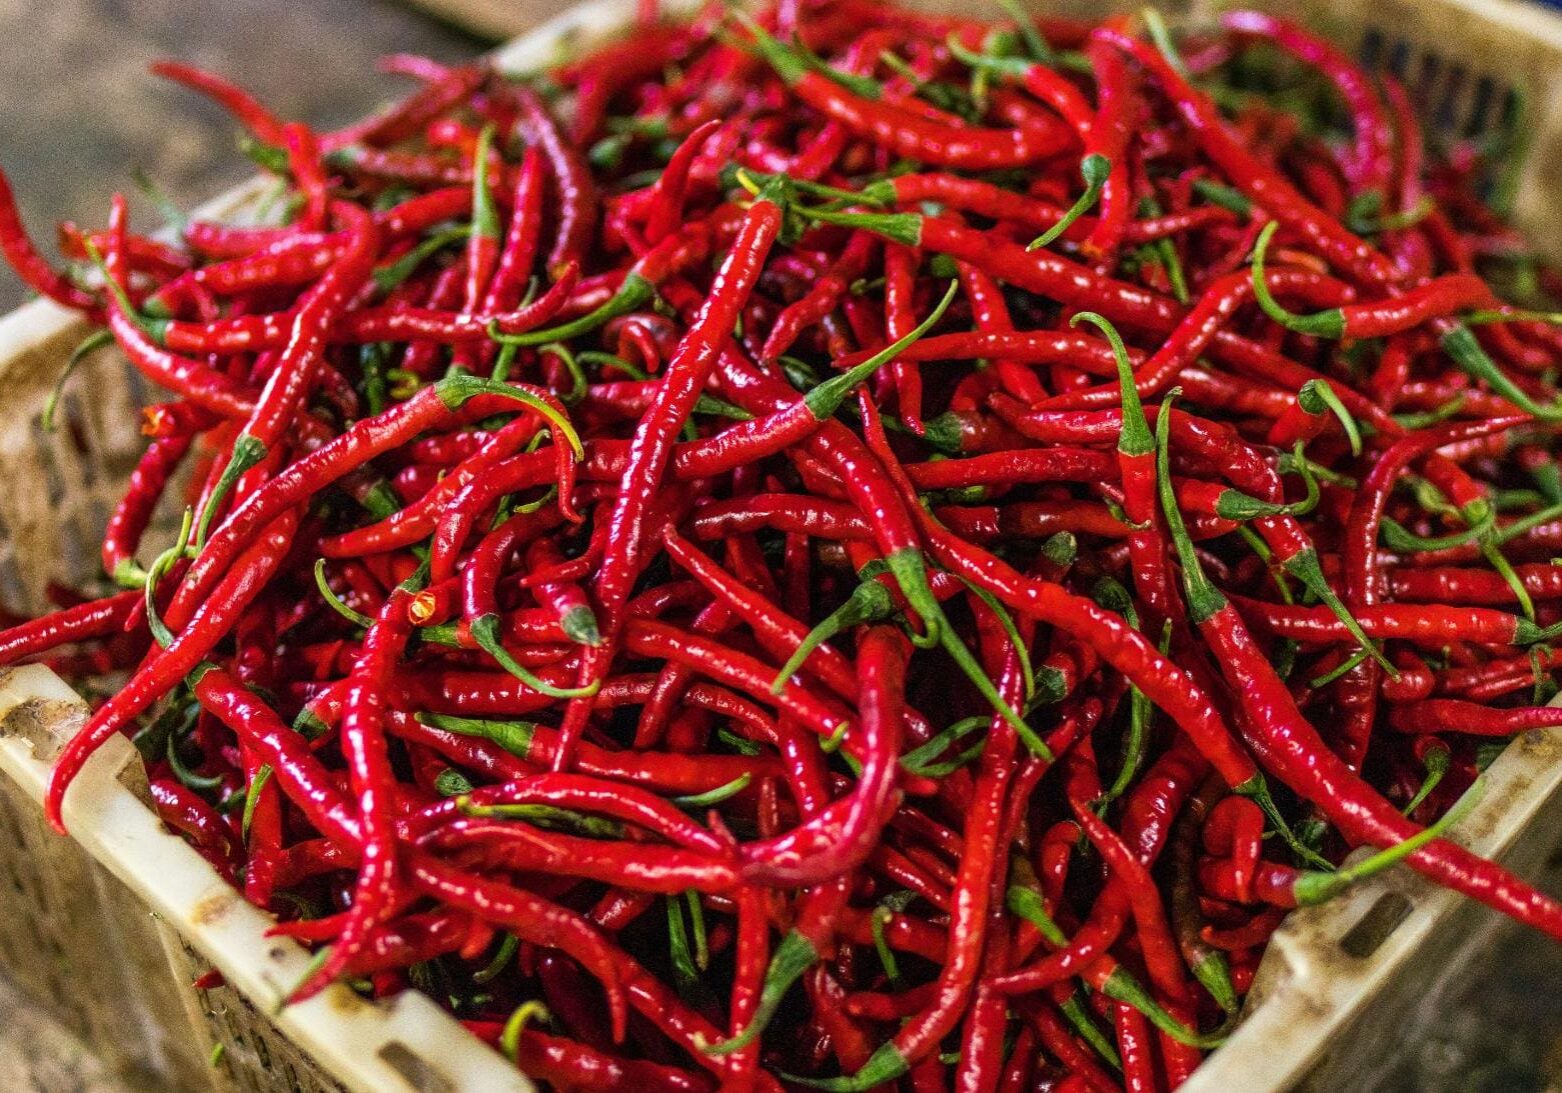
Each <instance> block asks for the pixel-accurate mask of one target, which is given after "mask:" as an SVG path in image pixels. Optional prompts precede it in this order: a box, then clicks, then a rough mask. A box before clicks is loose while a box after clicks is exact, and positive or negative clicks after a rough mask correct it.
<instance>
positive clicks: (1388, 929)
mask: <svg viewBox="0 0 1562 1093" xmlns="http://www.w3.org/2000/svg"><path fill="white" fill-rule="evenodd" d="M1413 910H1415V904H1413V903H1411V902H1410V899H1409V898H1408V897H1406V896H1404V895H1401V894H1400V893H1398V892H1385V893H1383V894H1382V895H1381V896H1379V897H1378V898H1377V899H1375V900H1373V901H1372V906H1371V907H1369V908H1368V909H1367V913H1366V914H1364V915H1362V916H1361V918H1359V919H1357V920H1356V925H1354V926H1352V927H1351V928H1350V929H1349V930H1347V931H1346V932H1345V936H1344V937H1342V938H1340V950H1341V951H1342V952H1344V953H1345V955H1346V956H1353V957H1355V958H1356V959H1357V960H1365V959H1366V958H1367V957H1369V956H1371V955H1372V954H1373V953H1375V952H1377V951H1378V949H1379V948H1381V947H1382V945H1383V943H1384V942H1385V941H1387V940H1388V939H1389V937H1390V936H1391V935H1392V934H1393V933H1394V931H1395V930H1397V929H1398V928H1399V924H1400V923H1401V922H1404V921H1405V919H1406V918H1408V917H1409V915H1410V912H1411V911H1413Z"/></svg>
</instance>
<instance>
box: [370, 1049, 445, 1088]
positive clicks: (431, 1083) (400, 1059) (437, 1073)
mask: <svg viewBox="0 0 1562 1093" xmlns="http://www.w3.org/2000/svg"><path fill="white" fill-rule="evenodd" d="M376 1054H377V1055H379V1057H380V1058H381V1059H383V1060H384V1061H385V1065H386V1066H388V1067H390V1068H391V1069H392V1070H394V1071H395V1072H396V1073H397V1074H399V1075H401V1076H402V1078H404V1079H406V1082H407V1087H408V1088H409V1089H415V1090H417V1093H456V1085H455V1083H454V1082H452V1081H451V1080H450V1078H449V1077H448V1076H446V1074H445V1073H444V1071H442V1070H440V1069H439V1067H437V1066H436V1065H435V1064H434V1063H432V1062H430V1061H429V1060H428V1059H426V1058H424V1057H423V1056H422V1055H419V1054H418V1053H417V1052H416V1051H414V1050H413V1049H412V1048H410V1047H408V1046H407V1045H406V1044H404V1043H402V1042H401V1041H400V1040H391V1041H389V1042H387V1043H384V1044H381V1045H380V1049H379V1051H378V1052H376Z"/></svg>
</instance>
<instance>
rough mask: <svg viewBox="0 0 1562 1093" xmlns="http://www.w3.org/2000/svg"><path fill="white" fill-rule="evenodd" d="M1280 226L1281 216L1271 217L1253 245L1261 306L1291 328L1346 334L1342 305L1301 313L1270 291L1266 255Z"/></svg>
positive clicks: (1325, 335) (1333, 335)
mask: <svg viewBox="0 0 1562 1093" xmlns="http://www.w3.org/2000/svg"><path fill="white" fill-rule="evenodd" d="M1279 227H1280V222H1279V221H1278V220H1271V221H1270V222H1269V223H1268V224H1265V225H1264V230H1263V231H1261V232H1259V233H1258V242H1257V243H1256V244H1254V246H1253V296H1254V298H1255V299H1257V300H1258V306H1259V307H1261V308H1263V310H1264V314H1265V315H1268V316H1269V317H1270V318H1271V319H1273V320H1274V321H1275V322H1277V323H1279V324H1280V325H1281V326H1283V327H1285V328H1286V329H1287V330H1294V331H1296V333H1298V334H1311V335H1313V336H1315V337H1320V338H1343V337H1344V336H1345V312H1343V311H1341V310H1340V309H1339V308H1337V307H1332V308H1329V309H1328V310H1326V311H1317V312H1314V313H1313V314H1311V315H1298V314H1296V313H1295V312H1293V311H1287V310H1286V309H1285V308H1283V307H1281V306H1280V302H1279V301H1278V300H1276V299H1275V298H1274V296H1273V295H1272V294H1271V293H1270V291H1269V283H1268V282H1267V281H1265V280H1264V256H1265V255H1266V254H1267V253H1268V251H1269V241H1270V240H1271V239H1273V238H1274V236H1275V232H1276V230H1278V229H1279Z"/></svg>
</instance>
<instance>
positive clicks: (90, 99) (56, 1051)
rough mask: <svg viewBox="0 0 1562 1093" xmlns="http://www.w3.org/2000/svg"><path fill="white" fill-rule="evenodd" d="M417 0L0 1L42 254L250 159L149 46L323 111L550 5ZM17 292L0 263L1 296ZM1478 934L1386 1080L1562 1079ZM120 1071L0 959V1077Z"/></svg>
mask: <svg viewBox="0 0 1562 1093" xmlns="http://www.w3.org/2000/svg"><path fill="white" fill-rule="evenodd" d="M417 2H418V3H421V4H423V5H425V6H427V7H430V8H433V9H435V10H444V11H445V12H446V14H447V18H446V19H445V20H444V21H439V20H436V19H432V18H430V17H428V15H427V14H426V13H422V12H418V11H414V10H412V9H411V8H408V7H403V6H399V5H397V4H395V3H391V2H389V0H302V2H290V0H220V2H210V0H207V2H201V0H0V167H3V168H4V169H5V171H6V172H7V173H8V174H9V175H10V177H11V181H12V184H13V186H14V188H15V190H16V193H17V198H18V201H19V202H20V204H21V208H22V212H23V215H24V217H25V218H26V221H27V224H28V226H29V228H30V229H31V230H32V232H33V234H34V235H35V237H36V238H38V239H39V240H40V241H41V242H42V243H43V244H44V246H45V249H46V251H47V252H48V253H49V254H51V255H53V254H54V253H55V251H54V245H53V234H54V227H53V226H54V223H55V221H57V220H60V219H73V220H76V221H78V222H80V223H81V224H83V225H100V224H102V223H103V220H104V218H105V216H106V213H107V208H108V202H109V198H110V196H111V195H112V194H113V193H114V191H115V190H123V191H125V192H126V193H127V194H129V195H130V196H131V199H132V208H133V209H134V210H135V221H136V224H137V226H138V227H143V228H150V227H153V226H155V225H156V217H155V215H154V214H153V213H152V211H151V209H150V207H149V205H148V203H147V202H146V200H145V199H144V198H142V197H141V196H140V195H139V194H138V193H136V192H135V187H134V185H133V183H132V181H131V177H132V169H133V168H136V167H139V168H141V169H142V170H144V171H145V172H146V173H147V174H148V175H149V176H150V177H152V178H153V179H154V180H156V181H157V182H158V183H159V184H160V185H161V186H162V187H163V188H164V189H165V190H166V191H167V192H168V193H169V194H170V195H171V196H172V197H173V198H174V200H175V201H176V202H178V203H179V204H180V205H182V206H184V207H190V206H192V205H194V204H196V203H198V202H199V201H200V200H202V199H204V198H206V197H210V196H212V195H213V194H215V193H217V192H219V191H220V190H222V189H223V188H225V187H227V186H231V185H233V184H234V183H236V182H238V181H240V180H242V179H243V178H245V177H247V176H248V175H249V174H250V171H249V170H248V168H247V166H246V162H245V160H244V159H243V158H242V157H241V156H239V155H238V154H237V152H236V151H235V145H234V136H235V132H236V130H235V127H234V126H233V125H232V124H231V123H230V122H229V121H228V120H227V118H226V117H225V116H224V115H223V114H222V113H221V111H219V110H218V109H217V108H216V107H214V106H212V105H211V104H209V103H207V102H205V101H204V100H202V99H201V98H199V97H198V96H196V95H194V94H192V93H190V92H187V91H184V90H183V89H181V88H178V87H175V86H172V85H169V84H167V83H165V82H164V81H161V80H158V79H155V78H153V77H152V76H150V75H149V74H148V73H147V71H146V68H147V65H148V64H149V63H150V62H151V61H153V60H155V59H157V58H161V57H173V58H178V59H181V60H185V61H189V62H192V63H195V64H200V65H205V66H208V67H211V68H213V69H216V70H217V71H219V72H222V73H224V74H226V75H229V76H232V77H234V78H236V79H238V80H239V81H240V82H241V83H242V84H244V85H245V86H246V87H248V88H250V89H251V90H252V91H253V92H254V93H255V94H257V95H258V96H259V98H260V99H261V101H263V102H265V103H266V104H268V105H269V106H271V107H272V108H273V109H274V110H276V112H277V113H279V114H280V115H282V116H284V117H296V118H302V119H304V120H306V121H309V122H311V123H314V124H316V125H320V126H330V125H334V124H339V123H342V122H345V121H348V120H350V119H352V118H354V117H358V116H361V115H362V114H363V113H365V112H366V111H368V110H370V109H372V108H373V107H375V106H376V105H378V104H379V103H381V102H383V101H385V100H386V99H389V98H392V97H394V96H396V95H397V94H398V92H399V91H400V89H402V88H404V87H406V86H407V84H406V82H405V81H403V80H399V79H396V78H394V77H388V76H384V75H382V74H379V73H377V72H375V70H374V60H375V58H376V57H379V56H381V55H383V54H386V53H391V52H400V51H408V52H417V53H424V54H428V55H430V56H433V57H436V58H439V59H443V60H456V59H460V58H464V57H470V56H473V55H475V54H476V53H477V52H479V51H480V50H481V49H482V48H483V46H484V41H483V39H482V38H480V37H478V36H476V35H474V34H470V33H468V32H465V31H463V30H461V29H459V27H458V26H457V21H458V20H459V19H461V18H463V17H464V18H466V19H467V20H469V22H468V24H467V25H481V26H482V27H484V28H485V30H487V31H489V32H490V33H491V32H492V31H493V29H494V28H497V27H505V26H508V27H511V28H514V29H517V30H518V29H523V28H524V27H525V26H527V25H529V24H530V23H532V22H535V21H536V19H538V18H540V17H542V16H545V15H546V14H548V13H549V12H550V11H552V10H555V9H556V8H558V7H560V6H562V5H561V4H558V3H554V2H552V0H502V2H501V0H417ZM474 16H480V17H481V19H480V22H479V23H477V24H473V23H471V22H470V20H471V19H472V18H473V17H474ZM26 298H27V293H26V292H25V290H24V289H23V288H22V286H21V285H20V284H19V283H18V282H17V280H16V279H15V278H14V277H13V276H12V275H11V273H10V271H9V270H0V310H8V309H10V308H12V307H14V306H15V305H17V304H19V303H21V302H22V301H23V300H25V299H26ZM1559 876H1562V873H1559V872H1558V871H1556V870H1554V871H1553V879H1552V883H1551V884H1550V885H1548V887H1550V888H1551V889H1552V890H1553V891H1557V890H1562V881H1559V879H1558V878H1559ZM1480 944H1482V945H1483V947H1484V948H1486V950H1487V951H1486V953H1485V954H1484V955H1483V956H1482V957H1481V958H1480V959H1479V960H1478V961H1477V962H1476V964H1475V966H1474V967H1473V968H1472V969H1471V972H1470V974H1469V976H1468V979H1467V981H1466V983H1465V984H1464V986H1463V989H1461V990H1458V991H1455V992H1453V995H1452V997H1446V998H1443V999H1441V1000H1440V1005H1439V1009H1440V1013H1439V1015H1437V1016H1436V1017H1434V1018H1433V1020H1432V1021H1430V1022H1428V1024H1429V1025H1430V1026H1431V1027H1430V1029H1429V1030H1428V1031H1425V1032H1423V1033H1421V1034H1419V1035H1417V1036H1416V1039H1417V1043H1416V1044H1415V1045H1413V1046H1412V1045H1406V1048H1407V1050H1406V1052H1405V1057H1404V1059H1403V1060H1401V1066H1400V1067H1399V1068H1398V1071H1399V1073H1398V1076H1397V1078H1396V1079H1395V1080H1393V1085H1394V1087H1395V1088H1403V1089H1406V1090H1424V1091H1449V1093H1452V1091H1454V1090H1479V1091H1484V1093H1521V1091H1527V1090H1536V1091H1538V1090H1543V1089H1556V1088H1562V989H1559V984H1562V946H1559V945H1556V944H1553V943H1550V942H1547V941H1545V940H1543V939H1540V938H1538V937H1536V936H1534V935H1531V934H1528V933H1525V932H1523V931H1520V930H1517V929H1502V930H1499V931H1497V932H1496V933H1495V934H1493V935H1490V936H1487V937H1483V938H1482V939H1481V941H1480ZM1444 955H1445V954H1433V953H1429V954H1427V959H1428V960H1434V961H1435V960H1440V959H1442V958H1443V956H1444ZM1401 1082H1403V1084H1402V1085H1401V1084H1400V1083H1401ZM119 1088H120V1086H119V1085H118V1084H117V1083H116V1081H115V1080H114V1077H113V1075H111V1074H108V1073H105V1072H104V1069H103V1067H102V1066H101V1065H99V1064H98V1063H96V1061H95V1060H93V1059H92V1058H91V1057H90V1056H89V1055H87V1054H86V1053H85V1052H84V1051H83V1049H82V1048H81V1046H80V1045H79V1044H78V1043H76V1042H75V1041H74V1039H73V1038H72V1037H71V1036H70V1034H68V1033H66V1032H65V1031H63V1030H62V1029H60V1028H58V1027H57V1026H54V1025H53V1024H52V1023H51V1022H50V1021H49V1020H48V1019H47V1018H44V1017H41V1016H39V1015H38V1014H37V1013H36V1012H33V1011H32V1010H31V1009H30V1008H29V1007H28V1006H27V1005H26V1003H25V1001H24V1000H22V999H21V998H20V997H19V996H18V995H17V994H16V993H14V992H13V991H12V990H11V989H10V988H9V987H8V986H6V984H5V983H4V980H3V969H0V1090H6V1091H10V1090H16V1091H19V1093H20V1091H28V1090H31V1091H38V1093H63V1091H65V1090H79V1091H83V1093H86V1091H91V1093H109V1091H111V1090H118V1089H119Z"/></svg>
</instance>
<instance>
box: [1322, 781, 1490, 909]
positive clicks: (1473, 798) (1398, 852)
mask: <svg viewBox="0 0 1562 1093" xmlns="http://www.w3.org/2000/svg"><path fill="white" fill-rule="evenodd" d="M1485 787H1486V775H1484V774H1481V775H1479V776H1477V777H1476V779H1475V781H1474V782H1473V783H1472V784H1471V785H1470V788H1469V789H1468V790H1466V791H1465V793H1464V796H1462V797H1460V798H1459V800H1458V801H1457V802H1456V803H1455V804H1454V806H1453V807H1452V808H1450V809H1449V810H1448V811H1447V812H1445V813H1444V814H1443V815H1442V817H1441V818H1440V819H1438V821H1437V822H1436V823H1434V824H1432V825H1431V826H1430V827H1424V828H1422V829H1421V830H1420V831H1418V832H1416V833H1415V834H1414V835H1412V836H1410V837H1409V838H1408V839H1405V840H1404V841H1402V842H1398V843H1395V844H1394V845H1393V846H1390V847H1387V848H1385V849H1383V850H1379V851H1378V852H1377V853H1376V854H1373V855H1372V856H1371V857H1368V858H1364V859H1362V860H1361V861H1359V862H1357V863H1356V864H1354V865H1348V866H1346V867H1345V868H1343V869H1338V870H1335V871H1334V872H1332V873H1300V874H1298V875H1297V877H1296V882H1295V884H1294V886H1293V888H1292V892H1293V894H1294V895H1295V896H1296V903H1297V906H1299V907H1310V906H1312V905H1314V904H1317V903H1323V902H1324V901H1325V900H1330V899H1333V898H1334V897H1335V896H1337V895H1339V894H1340V893H1341V892H1343V891H1345V889H1347V888H1349V887H1350V886H1351V885H1353V884H1355V883H1356V882H1357V881H1361V880H1365V879H1366V878H1368V877H1370V876H1373V875H1375V874H1377V873H1381V872H1382V871H1383V870H1385V869H1387V868H1388V867H1389V866H1391V865H1395V864H1397V863H1399V862H1402V861H1404V860H1405V859H1406V858H1408V857H1410V855H1412V854H1414V853H1415V852H1416V851H1417V850H1419V849H1421V848H1422V847H1423V846H1425V845H1426V844H1427V843H1429V842H1432V841H1433V840H1434V839H1440V838H1442V836H1443V833H1444V832H1445V831H1447V830H1448V829H1449V828H1450V827H1452V826H1453V825H1454V824H1456V823H1458V822H1459V821H1460V820H1461V819H1463V818H1464V816H1465V814H1466V813H1468V812H1469V811H1470V809H1472V808H1474V807H1475V805H1476V802H1477V801H1479V800H1480V798H1481V794H1482V791H1483V790H1484V789H1485Z"/></svg>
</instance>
